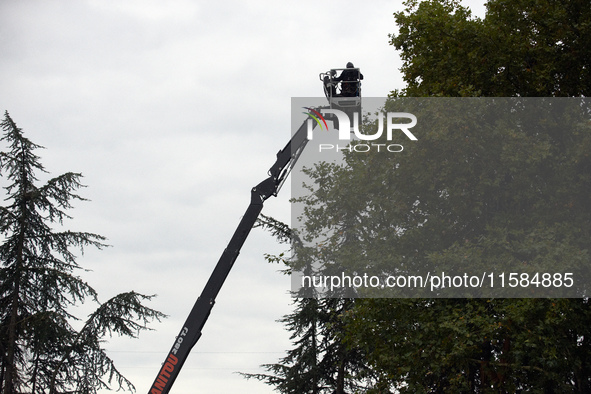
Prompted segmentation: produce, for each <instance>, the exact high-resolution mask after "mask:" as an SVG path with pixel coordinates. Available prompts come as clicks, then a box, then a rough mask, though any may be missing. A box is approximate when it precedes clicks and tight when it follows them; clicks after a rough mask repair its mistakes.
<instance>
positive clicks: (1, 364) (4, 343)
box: [0, 112, 164, 394]
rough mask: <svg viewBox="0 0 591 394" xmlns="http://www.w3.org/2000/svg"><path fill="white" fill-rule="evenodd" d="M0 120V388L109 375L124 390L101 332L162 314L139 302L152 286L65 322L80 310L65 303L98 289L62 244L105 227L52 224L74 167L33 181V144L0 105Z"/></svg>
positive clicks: (75, 385)
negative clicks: (1, 191) (0, 199)
mask: <svg viewBox="0 0 591 394" xmlns="http://www.w3.org/2000/svg"><path fill="white" fill-rule="evenodd" d="M0 126H1V127H2V130H3V132H4V135H3V137H2V139H1V141H3V142H5V143H7V145H8V149H7V151H5V152H1V153H0V173H1V175H2V176H3V177H4V178H5V179H6V180H7V181H8V185H7V186H5V189H6V192H7V197H6V201H7V203H8V205H6V206H3V207H0V232H1V234H2V239H1V244H0V353H1V355H2V357H1V359H0V392H1V393H2V394H14V393H21V392H30V393H48V392H49V393H66V392H69V393H72V392H76V393H96V392H97V391H98V390H99V389H101V388H108V387H109V383H111V382H112V381H113V380H114V381H116V382H117V384H118V387H119V388H124V389H130V390H133V389H134V387H133V385H132V384H131V382H129V381H128V380H127V379H126V378H125V377H124V376H123V375H121V374H120V373H119V371H117V369H116V368H115V366H114V364H113V361H112V360H111V359H110V358H109V357H108V356H107V354H106V352H105V350H104V349H103V348H102V347H101V345H102V342H103V338H104V337H105V336H106V335H107V334H108V335H112V334H114V333H115V334H119V335H126V336H131V337H134V336H136V335H137V334H138V333H139V331H141V330H144V329H147V323H149V322H150V321H152V320H154V319H157V320H159V319H160V318H162V317H164V316H163V315H162V314H161V313H160V312H158V311H155V310H153V309H150V308H147V307H145V306H143V305H142V301H143V300H149V299H150V298H151V296H146V295H142V294H138V293H135V292H133V291H132V292H127V293H122V294H119V295H117V296H115V297H113V298H112V299H110V300H109V301H107V302H105V303H104V304H100V303H99V307H98V309H97V310H96V311H95V312H94V313H92V314H91V315H90V316H89V317H88V318H87V320H86V321H84V324H83V328H82V329H80V330H79V331H77V330H76V329H75V328H74V327H73V324H75V322H76V321H78V320H80V319H79V318H77V317H76V316H74V315H73V314H72V313H71V312H70V311H71V307H72V306H73V305H76V304H78V303H81V302H83V301H84V300H85V299H87V298H90V299H91V300H93V301H95V302H98V295H97V293H96V291H95V290H94V289H93V288H92V287H91V286H90V285H89V284H88V283H86V282H85V281H84V280H83V279H82V278H80V277H79V276H77V272H79V271H80V270H82V267H81V266H80V265H79V264H78V263H77V262H76V255H75V254H74V252H73V251H72V250H71V249H72V248H74V249H76V250H80V251H81V252H83V251H84V248H86V247H96V248H98V249H102V248H103V247H105V246H106V245H105V243H104V241H105V237H103V236H101V235H98V234H93V233H88V232H73V231H68V230H64V231H57V230H55V229H54V228H53V227H52V226H56V227H63V222H64V220H65V219H70V216H69V215H68V214H67V213H66V211H67V210H68V209H70V208H72V202H73V201H76V200H78V201H84V200H85V199H84V198H82V197H81V196H80V195H78V194H77V193H76V191H77V190H78V189H79V188H81V187H83V185H82V184H81V183H80V180H81V178H82V175H81V174H79V173H73V172H68V173H65V174H63V175H60V176H57V177H55V178H52V179H49V180H48V181H47V182H45V183H44V184H42V185H39V180H38V179H37V177H36V172H41V173H46V171H45V169H44V167H43V166H42V164H41V163H40V158H39V156H37V155H36V154H35V153H34V151H35V150H36V149H39V148H42V147H41V146H39V145H36V144H34V143H33V142H31V141H30V140H29V139H27V138H26V137H25V136H24V135H23V132H22V130H21V129H20V128H18V127H17V125H16V123H15V122H14V121H13V120H12V119H11V117H10V115H9V114H8V112H6V113H5V118H4V120H3V121H2V123H1V124H0ZM105 376H106V377H107V380H106V381H105V380H104V378H105Z"/></svg>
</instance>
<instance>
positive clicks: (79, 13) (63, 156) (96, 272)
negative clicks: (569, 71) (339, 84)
mask: <svg viewBox="0 0 591 394" xmlns="http://www.w3.org/2000/svg"><path fill="white" fill-rule="evenodd" d="M466 3H467V4H469V2H466ZM475 3H476V4H480V3H482V1H475ZM400 9H402V4H401V1H400V0H395V1H385V0H384V1H382V0H371V1H365V2H360V1H350V0H345V1H338V2H337V1H321V2H319V1H307V0H304V1H298V2H297V3H296V2H279V1H269V0H265V1H263V0H250V1H248V2H246V1H235V0H234V1H207V2H206V1H190V0H167V1H156V0H64V1H58V0H47V1H18V0H2V1H0V40H1V41H0V110H1V111H2V112H4V111H5V110H6V111H8V112H9V113H10V115H11V117H12V118H13V120H15V121H16V123H17V125H18V126H19V127H21V128H22V129H23V130H24V132H25V135H26V136H27V137H28V138H30V139H31V140H32V141H33V142H35V143H37V144H40V145H43V146H44V147H45V148H46V149H45V150H43V151H41V152H37V153H38V154H39V155H41V158H42V163H43V164H44V165H45V167H46V169H47V170H48V171H49V172H50V173H51V174H50V175H51V176H56V175H59V174H61V173H64V172H67V171H75V172H81V173H82V174H83V175H84V183H85V184H86V185H88V187H87V188H85V189H84V190H83V191H82V194H83V195H84V196H85V197H87V198H89V199H90V200H91V201H90V202H86V203H84V204H78V205H77V208H76V209H75V210H74V211H72V212H70V213H71V214H72V215H73V216H74V220H73V221H71V222H70V223H68V227H69V228H70V229H71V230H75V231H90V232H95V233H98V234H102V235H104V236H106V237H107V238H108V243H109V244H110V245H111V247H110V248H108V249H106V250H103V251H94V250H89V251H87V253H86V254H85V256H84V257H83V258H81V259H80V260H79V263H80V264H81V265H82V266H84V267H85V268H88V269H91V270H92V272H89V273H81V274H82V275H83V276H84V278H85V279H87V280H88V282H89V283H90V284H91V285H92V286H93V287H95V289H96V290H97V291H98V293H99V295H100V298H101V300H103V301H105V300H107V299H108V298H110V297H112V296H114V295H115V294H117V293H120V292H124V291H129V290H132V289H133V290H135V291H138V292H142V293H146V294H154V293H155V294H158V297H157V298H156V299H155V300H154V301H153V302H151V303H150V306H151V307H154V308H156V309H158V310H160V311H162V312H164V313H166V314H168V315H169V316H170V317H169V318H168V319H166V320H165V321H164V322H162V323H160V324H154V325H152V327H153V328H154V330H155V331H152V332H147V333H143V334H142V335H141V336H140V338H139V339H138V340H130V339H124V340H117V339H113V340H111V341H110V342H109V343H108V344H107V348H108V349H109V350H110V355H111V356H112V357H113V358H114V359H115V360H116V364H117V366H118V368H119V370H120V371H121V372H122V373H123V374H124V375H125V376H127V377H128V378H130V379H131V380H132V381H133V383H134V384H135V385H136V387H137V391H138V392H139V393H144V392H147V390H148V388H149V386H150V384H151V383H152V381H153V380H154V378H155V377H156V375H157V373H158V371H159V368H160V365H161V363H162V362H163V361H164V358H165V356H166V354H167V352H168V350H169V349H170V347H171V346H172V344H173V341H174V337H175V336H176V335H177V334H178V332H179V330H180V329H181V326H182V324H183V322H184V320H185V319H186V317H187V314H188V313H189V311H190V309H191V307H192V306H193V303H194V302H195V300H196V298H197V297H198V295H199V294H200V292H201V289H202V287H203V285H204V284H205V282H206V280H207V278H208V277H209V274H210V272H211V270H212V269H213V267H214V265H215V263H216V262H217V260H218V258H219V256H220V255H221V253H222V251H223V249H224V248H225V246H226V243H227V241H228V240H229V238H230V237H231V235H232V233H233V232H234V229H235V228H236V226H237V224H238V221H239V220H240V217H241V215H242V214H243V213H244V210H245V209H246V207H247V206H248V203H249V199H250V188H251V187H253V186H255V185H256V184H258V183H259V182H260V181H262V180H263V179H264V178H265V177H266V174H267V170H268V169H269V167H270V166H271V165H272V164H273V162H274V160H275V154H276V152H277V151H278V150H279V149H281V148H283V147H284V145H285V144H286V143H287V141H288V140H289V136H290V129H289V128H290V100H291V97H299V96H312V97H315V96H321V95H322V86H321V83H320V81H319V79H318V74H319V73H320V72H323V71H326V70H328V69H330V68H335V67H337V68H338V67H344V66H345V64H346V63H347V62H348V61H352V62H353V63H354V64H355V66H357V67H360V68H361V71H362V73H363V74H364V75H365V79H364V82H363V93H364V95H366V96H375V97H385V96H386V95H387V94H388V93H389V92H390V91H391V90H393V89H396V88H402V87H403V86H404V85H403V81H402V78H401V75H400V72H399V70H398V68H399V67H400V60H399V58H398V55H397V53H396V51H395V50H394V49H393V48H392V47H391V46H389V45H388V41H389V38H388V34H389V33H393V32H394V31H395V25H394V19H393V16H392V14H393V12H395V11H397V10H400ZM473 9H474V10H475V12H476V13H477V14H482V12H483V7H482V6H481V5H479V6H478V7H476V8H473ZM41 178H42V177H41ZM289 198H290V195H289V190H288V189H287V188H285V190H283V191H282V193H281V194H280V195H279V197H278V198H271V199H269V200H268V201H267V203H266V205H265V209H264V210H263V213H265V214H267V215H271V216H274V217H276V218H278V219H280V220H284V221H286V222H288V221H289V217H290V206H289ZM284 249H285V247H284V246H281V245H277V244H276V242H275V240H274V239H273V238H272V237H271V236H270V235H268V234H266V233H264V232H263V231H261V230H254V231H253V232H252V233H251V236H250V238H249V239H248V240H247V242H246V244H245V246H244V248H243V250H242V253H241V255H240V257H239V258H238V260H237V262H236V265H235V267H234V270H233V271H232V272H231V273H230V276H229V278H228V280H227V281H226V284H225V285H224V288H223V289H222V290H221V292H220V295H219V296H218V299H217V303H216V306H215V307H214V309H213V311H212V314H211V316H210V319H209V321H208V323H207V324H206V326H205V329H204V331H203V336H202V338H201V340H200V341H199V343H198V344H197V346H196V347H195V348H194V350H193V352H192V354H191V355H190V356H189V359H188V360H187V363H186V364H185V366H184V368H183V370H182V372H181V374H180V376H179V378H178V379H177V381H176V383H175V386H174V389H173V392H174V393H238V392H240V393H271V392H273V391H272V388H271V387H269V386H266V385H265V384H263V383H259V382H256V381H247V380H245V379H243V378H242V377H241V376H239V375H238V374H236V373H235V372H237V371H241V372H262V371H263V370H262V369H260V368H259V365H260V364H263V363H273V362H275V361H277V360H278V359H279V358H281V357H282V356H283V355H284V351H285V350H286V349H288V348H289V347H290V341H289V333H287V332H286V331H285V330H284V328H283V326H282V325H281V324H280V323H277V322H276V320H277V319H279V318H281V317H282V316H283V315H284V314H287V313H289V312H291V310H292V305H291V299H290V296H289V294H288V291H289V288H290V282H289V278H288V277H285V276H283V275H282V274H280V273H279V272H278V269H279V268H280V267H278V266H273V265H271V264H269V263H266V262H265V260H264V258H263V254H264V253H279V252H281V251H283V250H284ZM86 312H87V311H86V309H85V308H81V310H80V313H86Z"/></svg>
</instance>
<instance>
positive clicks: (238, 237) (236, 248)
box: [148, 121, 308, 394]
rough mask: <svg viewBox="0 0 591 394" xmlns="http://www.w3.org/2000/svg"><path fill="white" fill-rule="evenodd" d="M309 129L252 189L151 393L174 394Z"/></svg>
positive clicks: (296, 136) (280, 154) (282, 152)
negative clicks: (219, 298)
mask: <svg viewBox="0 0 591 394" xmlns="http://www.w3.org/2000/svg"><path fill="white" fill-rule="evenodd" d="M306 129H307V127H306V121H304V123H303V124H302V125H301V126H300V128H299V129H298V131H297V132H296V133H295V134H294V135H293V136H292V138H291V140H290V141H289V142H288V143H287V145H286V146H285V148H283V149H282V150H280V151H279V152H278V153H277V160H276V161H275V164H273V166H272V167H271V168H270V169H269V177H268V178H267V179H265V180H264V181H262V182H261V183H259V184H258V185H257V186H255V187H254V188H252V190H251V197H250V205H249V206H248V208H247V209H246V212H245V213H244V216H243V217H242V220H241V221H240V223H239V224H238V227H237V228H236V231H235V232H234V235H233V236H232V238H231V239H230V242H229V243H228V246H227V247H226V249H225V250H224V252H223V253H222V256H221V257H220V259H219V261H218V263H217V265H216V266H215V268H214V270H213V272H212V274H211V276H210V277H209V280H208V281H207V283H206V285H205V287H204V288H203V291H202V292H201V295H200V296H199V298H198V299H197V301H196V302H195V305H194V306H193V309H191V312H190V313H189V317H188V318H187V321H186V322H185V324H184V325H183V328H182V329H181V332H180V333H179V335H178V336H177V337H176V339H175V342H174V345H173V346H172V349H170V352H169V353H168V355H167V356H166V360H165V361H164V364H162V367H161V369H160V372H159V373H158V376H157V377H156V380H154V383H153V384H152V386H151V387H150V391H149V392H148V393H149V394H166V393H168V392H169V391H170V389H171V387H172V385H173V383H174V381H175V379H176V377H177V376H178V374H179V372H180V370H181V368H182V366H183V364H184V362H185V360H186V359H187V356H188V355H189V353H190V352H191V349H192V348H193V346H195V344H196V343H197V341H198V340H199V338H200V337H201V330H202V329H203V326H204V325H205V322H206V321H207V318H208V317H209V314H210V312H211V309H212V308H213V304H214V303H215V298H216V296H217V295H218V293H219V291H220V289H221V288H222V285H223V284H224V281H225V280H226V278H227V277H228V274H229V273H230V270H231V269H232V266H233V265H234V261H236V258H237V257H238V254H239V253H240V249H241V248H242V245H243V244H244V241H246V238H247V237H248V234H249V233H250V230H251V229H252V228H253V226H254V225H255V222H256V220H257V218H258V216H259V213H260V212H261V210H262V209H263V203H264V202H265V200H267V199H268V198H269V197H271V196H276V195H277V193H278V192H279V189H280V188H281V186H282V185H283V183H284V182H285V180H286V179H287V176H288V175H289V172H290V171H291V169H292V168H293V166H294V165H295V163H296V161H297V160H298V158H299V156H300V154H301V153H302V151H303V150H304V147H305V146H306V144H307V142H308V137H307V131H306Z"/></svg>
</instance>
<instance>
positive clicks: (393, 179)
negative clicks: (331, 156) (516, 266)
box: [271, 0, 591, 393]
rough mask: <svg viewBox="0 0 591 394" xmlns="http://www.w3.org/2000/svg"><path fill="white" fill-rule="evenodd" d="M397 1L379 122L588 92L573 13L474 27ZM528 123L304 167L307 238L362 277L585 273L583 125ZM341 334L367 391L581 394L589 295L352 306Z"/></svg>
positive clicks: (588, 375) (585, 381) (590, 186)
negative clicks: (444, 104)
mask: <svg viewBox="0 0 591 394" xmlns="http://www.w3.org/2000/svg"><path fill="white" fill-rule="evenodd" d="M405 4H406V9H405V10H404V11H402V12H398V13H396V14H395V20H396V24H397V27H398V31H397V32H396V33H395V34H392V35H391V37H390V39H391V42H390V43H391V44H392V45H393V46H394V47H395V48H396V49H398V50H399V51H400V55H401V58H402V60H403V66H402V72H403V76H404V79H405V81H406V83H407V87H406V88H405V89H403V90H402V91H401V92H393V93H392V95H391V99H390V101H389V102H388V103H387V104H386V107H385V109H384V111H396V109H397V108H398V109H399V108H400V106H399V102H400V100H401V99H403V98H404V97H433V96H437V97H461V96H487V97H515V96H521V97H562V96H570V97H580V96H588V95H589V94H590V93H591V75H590V74H589V73H590V70H591V42H590V41H589V40H590V39H591V34H590V33H591V31H590V28H591V8H590V7H589V4H588V2H586V1H584V0H569V1H556V0H512V1H508V0H491V1H489V2H488V3H487V14H486V16H485V17H484V18H483V19H478V18H472V17H471V15H470V12H469V10H468V9H466V8H465V7H462V6H461V5H460V4H459V2H457V1H453V0H427V1H420V2H419V1H415V0H409V1H407V2H406V3H405ZM585 105H588V102H587V104H585ZM449 113H450V112H449V111H448V112H447V114H449ZM471 115H474V116H475V114H472V113H469V114H467V116H468V117H469V116H471ZM533 120H535V121H537V122H538V125H539V126H540V127H539V128H537V129H535V130H533V131H531V132H529V133H528V132H525V131H524V130H523V129H521V128H519V127H510V126H511V125H508V124H505V125H504V124H502V122H500V123H497V124H495V127H492V128H490V129H488V130H485V132H483V130H472V129H469V128H465V127H462V126H463V125H462V124H453V122H450V121H449V119H446V118H445V116H441V117H439V118H434V120H433V122H434V124H435V125H436V126H437V125H438V127H432V128H431V130H430V131H426V132H425V133H424V134H421V135H420V136H419V143H417V144H415V145H413V146H412V148H411V147H410V146H409V149H408V150H407V149H406V148H407V146H405V152H403V154H400V155H398V156H392V155H384V154H372V153H368V154H360V153H358V152H355V153H348V152H345V156H346V165H345V166H340V165H331V164H326V163H322V164H321V165H318V166H316V167H315V168H312V169H309V170H308V174H309V176H310V177H311V178H312V180H313V187H312V189H311V191H310V194H309V195H308V196H307V197H305V198H303V199H302V200H301V201H302V202H304V203H306V204H307V207H306V210H305V219H306V226H307V227H306V228H307V230H308V231H309V233H311V234H313V235H318V234H323V233H324V234H327V238H326V242H325V243H324V244H323V245H322V247H320V248H318V250H317V257H318V259H319V260H323V261H325V262H329V263H331V262H335V263H337V262H339V263H341V262H343V261H344V262H347V267H353V269H357V270H358V272H363V271H362V270H363V269H367V268H368V266H372V267H377V268H378V271H379V270H384V271H385V270H387V269H388V267H392V266H401V263H404V264H406V265H407V266H408V265H409V264H419V265H420V264H426V266H438V265H442V264H443V265H445V264H447V263H448V262H450V261H452V262H456V263H457V262H463V263H464V264H465V265H466V266H467V267H471V266H472V265H476V266H478V265H480V266H481V267H486V266H487V265H488V266H491V265H492V264H497V263H499V262H500V261H510V262H512V263H520V264H522V266H523V267H529V266H532V265H533V266H535V265H536V264H541V265H543V266H546V267H547V266H548V265H552V264H554V265H555V266H557V267H560V268H562V267H569V266H573V267H589V266H590V264H591V260H590V259H591V257H590V251H589V239H591V238H590V237H591V216H590V215H591V209H590V208H591V199H590V198H589V196H590V195H591V175H590V174H591V157H590V155H589V153H588V152H589V151H590V150H591V123H590V122H589V117H588V114H587V118H584V119H582V120H581V121H580V122H579V123H577V124H576V127H570V128H568V129H564V128H560V127H554V126H556V124H555V125H554V126H552V123H553V120H552V117H551V116H550V115H548V116H540V119H533ZM366 127H372V126H371V125H368V126H366ZM378 142H379V141H378ZM327 230H328V231H327ZM301 263H302V262H301V261H300V262H298V261H296V262H294V264H296V268H298V269H301V268H302V267H301V266H299V267H298V266H297V264H301ZM524 269H525V268H524ZM340 321H341V323H340V324H341V325H340V327H341V329H342V332H340V333H339V335H338V336H337V338H339V339H342V340H343V341H344V342H345V343H346V344H347V345H348V347H349V349H355V350H357V351H360V352H361V354H363V355H364V357H366V361H367V363H369V366H370V368H371V370H372V374H373V376H374V377H377V378H378V381H377V382H373V385H372V387H371V388H369V389H367V390H365V391H366V392H414V393H421V392H429V393H448V392H449V393H452V392H453V393H455V392H471V393H499V392H502V393H505V392H507V393H509V392H540V393H542V392H543V393H567V392H568V393H570V392H578V393H586V392H590V391H591V372H590V371H591V332H590V329H589V327H591V304H590V302H589V299H588V298H579V299H569V298H545V299H528V298H523V299H514V298H496V299H495V298H488V299H459V298H458V299H445V298H444V299H441V298H421V299H404V298H397V299H357V300H356V301H355V303H354V306H353V307H352V308H351V309H349V310H348V311H347V312H346V313H343V314H341V315H340ZM360 376H361V375H359V377H360ZM353 379H355V377H353ZM271 383H273V382H271Z"/></svg>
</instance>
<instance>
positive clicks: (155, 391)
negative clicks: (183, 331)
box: [150, 354, 179, 394]
mask: <svg viewBox="0 0 591 394" xmlns="http://www.w3.org/2000/svg"><path fill="white" fill-rule="evenodd" d="M178 362H179V359H178V358H176V356H173V355H172V354H169V355H168V358H167V359H166V362H165V363H164V365H163V366H162V369H161V370H160V373H159V374H158V378H157V379H156V381H155V382H154V385H153V386H152V389H151V390H150V394H162V391H163V390H164V388H165V387H166V383H168V379H170V374H171V373H172V372H173V371H174V368H175V365H177V363H178Z"/></svg>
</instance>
